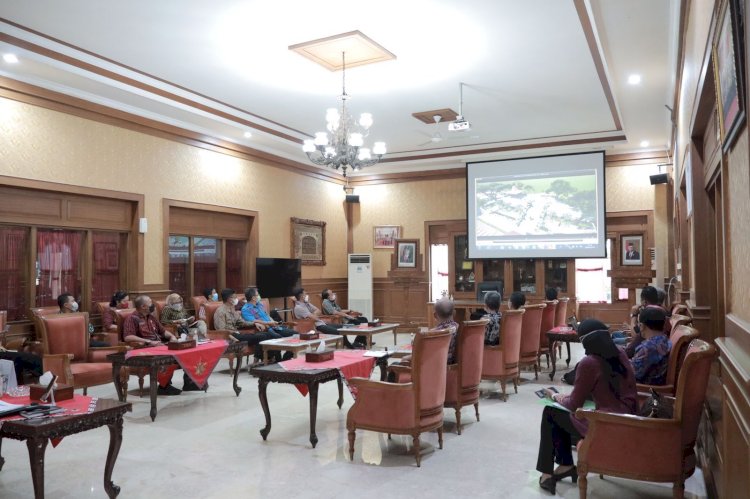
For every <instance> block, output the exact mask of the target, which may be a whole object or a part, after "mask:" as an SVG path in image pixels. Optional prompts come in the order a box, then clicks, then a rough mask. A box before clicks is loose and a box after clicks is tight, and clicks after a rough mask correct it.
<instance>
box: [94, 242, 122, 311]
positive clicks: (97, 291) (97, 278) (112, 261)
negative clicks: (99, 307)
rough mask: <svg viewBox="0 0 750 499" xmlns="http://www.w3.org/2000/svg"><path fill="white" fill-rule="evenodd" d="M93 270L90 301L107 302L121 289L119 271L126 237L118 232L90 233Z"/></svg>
mask: <svg viewBox="0 0 750 499" xmlns="http://www.w3.org/2000/svg"><path fill="white" fill-rule="evenodd" d="M91 237H92V252H93V257H94V258H93V260H94V262H93V269H92V276H91V301H92V302H99V301H109V300H110V299H111V298H112V293H114V292H115V291H116V290H118V289H121V283H122V282H123V280H122V276H121V270H122V269H123V267H124V265H121V262H122V261H123V255H124V252H123V251H122V249H123V248H124V247H125V244H126V241H127V235H125V234H121V233H118V232H92V234H91Z"/></svg>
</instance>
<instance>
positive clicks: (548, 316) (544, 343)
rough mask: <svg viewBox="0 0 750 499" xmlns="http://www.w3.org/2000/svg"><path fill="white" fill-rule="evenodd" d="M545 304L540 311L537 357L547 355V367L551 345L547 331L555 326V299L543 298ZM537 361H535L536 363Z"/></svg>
mask: <svg viewBox="0 0 750 499" xmlns="http://www.w3.org/2000/svg"><path fill="white" fill-rule="evenodd" d="M544 303H545V304H546V305H547V307H545V309H544V310H543V311H542V322H541V324H540V327H539V357H541V356H542V355H544V356H546V357H547V368H549V355H550V348H551V347H552V345H550V344H549V338H547V331H549V330H550V329H552V328H554V327H555V310H557V300H551V301H549V300H544ZM538 363H539V362H537V364H538Z"/></svg>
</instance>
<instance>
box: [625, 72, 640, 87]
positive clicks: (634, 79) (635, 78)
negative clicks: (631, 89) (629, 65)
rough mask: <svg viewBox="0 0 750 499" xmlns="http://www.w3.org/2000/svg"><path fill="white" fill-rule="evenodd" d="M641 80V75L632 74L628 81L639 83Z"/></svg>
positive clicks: (632, 83) (634, 83) (633, 83)
mask: <svg viewBox="0 0 750 499" xmlns="http://www.w3.org/2000/svg"><path fill="white" fill-rule="evenodd" d="M640 82H641V75H636V74H633V75H630V76H628V83H630V84H631V85H638V84H639V83H640Z"/></svg>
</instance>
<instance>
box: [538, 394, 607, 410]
mask: <svg viewBox="0 0 750 499" xmlns="http://www.w3.org/2000/svg"><path fill="white" fill-rule="evenodd" d="M539 401H540V402H541V403H542V405H548V406H550V407H554V408H556V409H560V410H563V411H565V412H570V409H568V408H567V407H565V406H564V405H562V404H560V403H558V402H555V401H554V400H550V399H548V398H547V397H545V398H543V399H539ZM582 409H596V404H594V402H593V401H592V400H587V401H585V402H584V403H583V407H582Z"/></svg>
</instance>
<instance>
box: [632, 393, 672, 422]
mask: <svg viewBox="0 0 750 499" xmlns="http://www.w3.org/2000/svg"><path fill="white" fill-rule="evenodd" d="M638 415H639V416H643V417H644V418H659V419H672V417H673V416H674V402H673V401H672V400H669V399H667V398H666V397H664V395H662V394H660V393H659V392H657V391H656V390H654V389H653V388H652V389H651V395H650V396H649V397H648V398H647V399H646V402H644V403H643V405H642V406H641V410H640V411H638Z"/></svg>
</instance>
